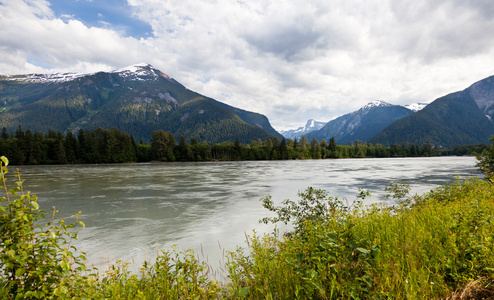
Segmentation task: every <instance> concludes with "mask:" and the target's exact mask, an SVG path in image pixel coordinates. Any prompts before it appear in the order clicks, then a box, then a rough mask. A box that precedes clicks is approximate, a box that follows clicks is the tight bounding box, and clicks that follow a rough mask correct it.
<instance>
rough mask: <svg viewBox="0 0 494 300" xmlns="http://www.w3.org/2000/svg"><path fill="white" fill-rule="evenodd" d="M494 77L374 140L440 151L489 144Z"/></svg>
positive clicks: (433, 105)
mask: <svg viewBox="0 0 494 300" xmlns="http://www.w3.org/2000/svg"><path fill="white" fill-rule="evenodd" d="M493 117H494V76H491V77H488V78H486V79H483V80H481V81H479V82H476V83H474V84H473V85H471V86H470V87H468V88H467V89H465V90H463V91H459V92H455V93H451V94H449V95H446V96H443V97H441V98H438V99H436V100H434V101H433V102H432V103H430V104H429V105H427V106H426V107H424V108H423V109H422V110H420V111H418V112H416V113H415V114H413V115H410V116H407V117H405V118H403V119H400V120H397V121H396V122H394V123H393V124H391V125H389V126H388V127H387V128H385V129H384V130H383V131H382V132H380V133H379V134H377V135H376V136H375V137H373V138H372V139H371V140H370V142H371V143H380V144H383V145H388V146H389V145H391V144H401V143H410V144H417V145H422V144H423V143H425V142H429V143H430V144H432V145H434V146H437V147H453V146H457V145H466V144H479V143H489V137H490V136H491V135H493V134H494V123H493V122H492V121H491V120H492V119H493Z"/></svg>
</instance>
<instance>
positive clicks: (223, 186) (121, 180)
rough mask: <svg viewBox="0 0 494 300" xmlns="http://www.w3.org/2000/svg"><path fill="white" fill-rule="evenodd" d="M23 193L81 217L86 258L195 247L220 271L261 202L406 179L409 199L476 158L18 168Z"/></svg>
mask: <svg viewBox="0 0 494 300" xmlns="http://www.w3.org/2000/svg"><path fill="white" fill-rule="evenodd" d="M19 169H20V171H21V175H22V177H23V179H25V180H26V182H25V188H26V189H28V190H30V191H32V192H33V193H34V194H36V195H38V199H39V203H40V205H41V207H42V208H44V209H45V210H48V211H49V210H50V208H51V206H56V208H57V209H58V210H59V211H60V216H70V215H73V214H75V213H77V212H79V211H82V215H81V217H80V218H81V220H82V221H84V223H85V224H86V229H84V230H81V231H80V233H79V241H78V242H77V247H78V248H79V249H81V250H84V251H86V252H87V253H88V258H89V260H90V261H92V262H94V263H95V265H96V266H99V264H100V261H106V259H108V258H110V259H111V260H114V259H115V257H118V258H119V259H123V260H124V261H129V262H130V261H132V260H133V261H135V262H136V263H138V264H139V265H140V263H141V262H142V261H143V260H144V259H145V257H146V258H147V259H154V257H155V256H156V250H155V249H156V247H157V248H158V249H169V248H170V246H171V245H173V244H178V245H179V247H180V248H181V249H188V248H192V249H194V250H196V252H200V249H201V247H202V248H203V250H204V253H205V255H207V257H208V261H209V262H210V263H211V264H212V265H213V266H217V265H218V261H219V260H220V258H221V253H222V252H221V250H220V249H219V246H218V242H219V243H221V246H222V247H224V248H226V249H227V250H234V249H235V248H236V246H237V245H240V246H242V245H244V240H245V235H244V232H246V233H247V234H250V233H251V232H252V230H256V232H270V231H271V230H272V227H270V226H267V225H264V224H259V223H258V220H259V219H261V218H262V217H264V216H267V215H268V213H267V211H266V210H265V209H263V208H262V206H261V203H260V202H259V199H260V198H261V197H264V196H267V195H272V196H273V200H274V201H275V202H278V203H279V202H281V201H282V200H284V199H287V198H290V199H296V198H297V192H298V191H299V190H304V189H305V188H306V187H308V186H312V187H315V188H322V189H326V190H328V191H329V193H330V195H332V196H339V197H340V199H341V198H347V199H348V200H350V201H351V200H353V199H355V196H356V195H357V194H358V188H360V187H361V188H365V189H369V190H371V192H372V193H373V196H372V197H370V198H368V199H367V200H366V201H368V202H377V201H387V200H386V199H384V198H383V194H384V192H383V191H384V188H385V187H386V186H387V185H388V184H389V183H390V182H393V181H403V182H406V183H409V184H410V186H411V188H412V192H413V193H423V192H426V191H429V190H430V189H432V188H434V187H435V186H437V185H440V184H444V183H446V182H451V181H453V180H455V176H456V175H459V176H460V177H463V178H465V177H468V176H471V175H479V173H478V172H477V170H476V167H475V158H473V157H439V158H438V157H435V158H389V159H340V160H303V161H302V160H300V161H254V162H207V163H159V164H119V165H75V166H74V165H64V166H22V167H20V168H19Z"/></svg>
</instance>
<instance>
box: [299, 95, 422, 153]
mask: <svg viewBox="0 0 494 300" xmlns="http://www.w3.org/2000/svg"><path fill="white" fill-rule="evenodd" d="M412 113H413V111H411V110H410V109H408V108H405V107H403V106H399V105H393V104H390V103H387V102H385V101H382V100H375V101H372V102H369V103H367V104H366V105H364V106H362V107H361V108H360V109H358V110H356V111H353V112H350V113H348V114H345V115H343V116H340V117H338V118H336V119H334V120H331V121H329V122H328V123H326V125H324V127H322V128H321V129H319V130H317V131H314V132H311V133H309V134H308V135H307V138H309V139H310V138H312V137H315V138H316V139H318V140H322V139H325V140H326V141H329V140H330V139H331V138H332V137H334V138H335V141H336V143H338V144H349V143H351V142H354V141H356V140H360V141H364V142H365V141H367V140H369V139H370V138H372V137H373V136H374V135H376V134H377V133H378V132H380V131H381V130H382V129H384V128H385V127H386V126H387V125H389V124H391V123H392V122H393V121H395V120H397V119H400V118H402V117H404V116H407V115H410V114H412Z"/></svg>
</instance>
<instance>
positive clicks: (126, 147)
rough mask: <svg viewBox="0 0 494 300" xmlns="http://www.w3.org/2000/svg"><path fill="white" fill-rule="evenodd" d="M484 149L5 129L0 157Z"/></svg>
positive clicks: (178, 157)
mask: <svg viewBox="0 0 494 300" xmlns="http://www.w3.org/2000/svg"><path fill="white" fill-rule="evenodd" d="M485 148H487V145H471V146H461V147H456V148H452V149H437V148H434V147H433V146H432V145H431V144H429V143H424V144H423V145H408V144H401V145H392V146H391V147H386V146H383V145H380V144H377V145H372V144H368V143H362V142H360V141H355V142H354V143H351V144H350V145H337V144H336V142H335V139H334V138H331V139H330V141H329V142H326V140H322V141H318V140H317V139H316V138H312V139H311V141H309V140H308V139H307V137H306V136H302V137H301V138H300V139H284V138H283V139H282V140H280V139H279V138H276V137H272V138H269V139H267V140H264V141H262V140H260V139H258V140H256V141H252V142H251V143H250V144H248V145H245V144H241V143H240V142H239V140H238V139H236V140H235V141H234V142H222V143H217V144H212V143H207V142H199V141H198V140H197V139H196V138H192V139H190V140H189V141H188V140H186V138H185V137H184V136H183V135H181V136H179V138H178V142H177V140H176V138H175V137H174V136H173V135H172V134H171V133H170V132H165V131H164V130H156V131H153V132H152V133H151V137H150V142H149V143H144V142H142V141H139V143H136V141H135V140H134V138H133V137H132V136H131V135H129V134H127V133H125V132H123V131H120V130H119V129H116V128H113V129H110V130H106V129H102V128H97V129H95V130H82V129H80V130H79V131H78V132H77V133H72V132H70V131H67V132H66V133H65V134H62V133H61V132H54V131H51V130H50V131H48V133H46V134H45V133H42V132H36V133H33V132H31V131H30V130H26V131H23V130H22V128H21V127H20V126H19V128H18V129H17V130H16V131H15V133H8V132H7V130H6V129H5V128H3V129H2V132H1V135H0V153H1V154H2V155H5V156H7V157H9V158H10V160H11V164H16V165H23V164H30V165H37V164H86V163H124V162H150V161H213V160H288V159H326V158H375V157H376V158H379V157H421V156H439V155H465V154H472V153H473V152H477V153H480V152H482V150H483V149H485Z"/></svg>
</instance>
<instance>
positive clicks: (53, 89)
mask: <svg viewBox="0 0 494 300" xmlns="http://www.w3.org/2000/svg"><path fill="white" fill-rule="evenodd" d="M493 120H494V76H492V77H488V78H486V79H483V80H481V81H478V82H476V83H474V84H473V85H471V86H470V87H468V88H467V89H465V90H463V91H459V92H456V93H451V94H449V95H446V96H443V97H440V98H438V99H436V100H435V101H433V102H432V103H430V104H426V103H417V104H411V105H408V106H405V107H404V106H398V105H392V104H389V103H386V102H384V101H380V100H377V101H373V102H371V103H369V104H367V105H365V106H364V107H362V108H360V109H359V110H357V111H354V112H351V113H348V114H346V115H343V116H340V117H338V118H336V119H334V120H331V121H329V122H327V123H324V122H318V121H315V120H309V121H308V122H307V124H306V125H305V126H304V127H300V128H298V129H295V130H287V131H282V134H283V136H284V137H286V138H291V139H294V138H300V136H301V135H306V136H307V138H308V139H309V140H310V139H311V138H312V137H315V138H317V139H318V140H323V139H326V141H329V140H330V139H331V138H332V137H334V138H335V140H336V142H337V143H338V144H349V143H351V142H354V141H356V140H359V141H361V142H370V143H373V144H377V143H379V144H383V145H386V146H390V145H392V144H402V143H406V144H416V145H422V144H424V143H426V142H428V143H430V144H432V145H433V146H436V147H452V146H456V145H464V144H479V143H488V142H489V137H490V136H491V135H494V123H493ZM19 126H22V129H23V130H27V129H29V130H31V131H33V132H34V131H42V132H47V131H48V130H53V131H60V132H65V131H67V130H68V131H72V132H77V131H78V130H80V129H83V130H94V129H96V128H98V127H101V128H104V129H110V128H118V129H119V130H122V131H124V132H127V133H128V134H131V135H132V136H133V137H134V138H135V140H137V141H138V140H139V139H142V140H144V141H148V140H149V138H150V135H151V132H152V131H154V130H158V129H163V130H165V131H170V132H171V133H172V134H173V135H174V136H175V137H176V138H178V137H179V136H180V135H184V136H185V137H186V138H188V139H191V138H196V139H198V140H199V141H207V142H212V143H220V142H223V141H233V140H235V139H236V138H238V139H239V141H240V142H241V143H244V144H247V143H250V142H251V141H252V140H257V139H261V140H266V139H268V138H271V137H277V138H279V139H282V138H283V136H282V135H281V134H279V133H278V132H276V130H274V129H273V128H272V127H271V125H270V123H269V120H268V119H267V118H266V117H265V116H263V115H261V114H258V113H254V112H249V111H245V110H242V109H240V108H236V107H232V106H230V105H227V104H225V103H222V102H219V101H216V100H214V99H212V98H208V97H206V96H203V95H200V94H198V93H196V92H194V91H191V90H188V89H187V88H185V87H184V86H183V85H182V84H180V83H179V82H177V81H176V80H174V79H173V78H170V77H169V76H168V75H166V74H164V73H162V72H161V71H159V70H157V69H155V68H153V67H152V66H151V65H148V64H138V65H133V66H130V67H127V68H123V69H120V70H115V71H112V72H98V73H92V74H76V73H64V74H61V73H57V74H28V75H12V76H0V128H2V127H5V128H6V129H7V131H8V132H14V131H15V130H16V129H17V128H18V127H19Z"/></svg>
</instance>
